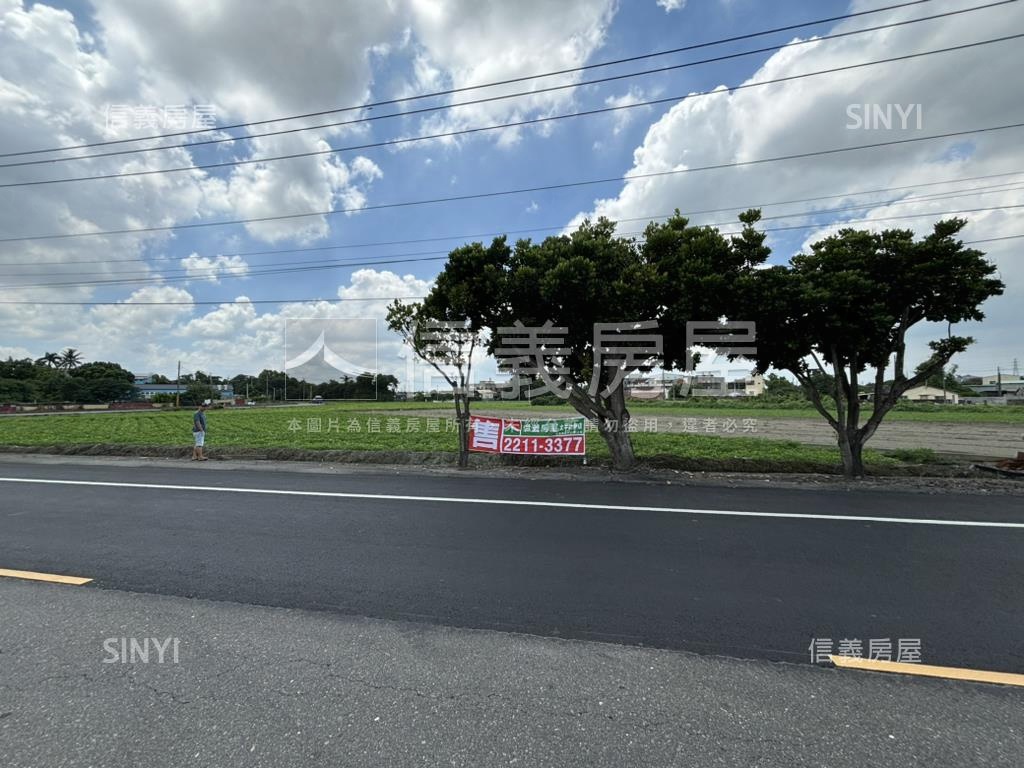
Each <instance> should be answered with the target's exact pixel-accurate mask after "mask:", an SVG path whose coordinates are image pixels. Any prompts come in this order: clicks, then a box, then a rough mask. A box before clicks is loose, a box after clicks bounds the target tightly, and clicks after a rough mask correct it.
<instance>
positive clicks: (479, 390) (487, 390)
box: [473, 379, 507, 400]
mask: <svg viewBox="0 0 1024 768" xmlns="http://www.w3.org/2000/svg"><path fill="white" fill-rule="evenodd" d="M506 386H507V385H506ZM473 389H475V390H476V394H477V396H478V397H479V398H480V399H481V400H498V399H500V398H501V390H500V389H499V385H498V383H497V382H496V381H494V380H493V379H483V380H482V381H478V382H477V383H476V385H475V386H474V387H473Z"/></svg>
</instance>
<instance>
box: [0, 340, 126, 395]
mask: <svg viewBox="0 0 1024 768" xmlns="http://www.w3.org/2000/svg"><path fill="white" fill-rule="evenodd" d="M71 351H74V350H71ZM134 380H135V377H134V376H133V375H132V373H131V371H127V370H125V369H124V368H122V367H121V366H120V365H118V364H117V363H109V362H95V363H84V364H83V363H81V360H80V358H79V359H78V360H76V361H75V362H74V364H73V365H68V364H67V363H63V364H60V365H54V364H52V363H51V362H49V361H47V360H46V359H45V356H44V358H40V359H39V360H32V359H30V358H26V359H24V360H15V359H13V358H11V359H8V360H0V402H15V403H109V402H114V401H120V400H131V399H132V398H133V397H134V396H135V387H134V386H133V383H134Z"/></svg>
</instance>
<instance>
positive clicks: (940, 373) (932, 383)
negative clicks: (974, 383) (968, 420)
mask: <svg viewBox="0 0 1024 768" xmlns="http://www.w3.org/2000/svg"><path fill="white" fill-rule="evenodd" d="M927 365H928V361H927V360H925V361H924V362H923V363H921V364H920V365H918V366H917V368H915V369H914V373H915V374H918V373H921V372H922V371H923V370H924V369H925V366H927ZM958 367H959V366H956V365H951V366H950V367H949V368H946V367H945V366H943V367H942V368H939V370H937V371H935V372H934V373H932V374H931V375H929V376H928V378H926V379H925V380H924V382H923V383H924V385H925V386H926V387H934V388H935V389H944V390H946V391H947V392H949V393H950V394H956V395H966V396H967V397H970V396H971V395H973V394H974V390H973V389H971V388H970V387H967V386H964V384H963V383H962V382H961V381H960V380H959V379H957V377H956V372H957V369H958Z"/></svg>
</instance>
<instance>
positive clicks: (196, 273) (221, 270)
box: [181, 253, 249, 283]
mask: <svg viewBox="0 0 1024 768" xmlns="http://www.w3.org/2000/svg"><path fill="white" fill-rule="evenodd" d="M181 266H182V267H184V268H185V274H186V275H188V277H195V278H199V279H203V280H208V281H210V282H211V283H217V282H219V280H218V275H221V274H227V275H234V276H236V277H241V276H243V275H245V274H247V273H248V272H249V264H248V262H246V260H245V259H243V258H242V257H241V256H215V257H214V258H212V259H211V258H210V257H209V256H200V255H199V254H198V253H192V254H190V255H189V256H186V257H185V258H184V259H182V260H181Z"/></svg>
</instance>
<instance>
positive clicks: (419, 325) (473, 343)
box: [387, 286, 480, 467]
mask: <svg viewBox="0 0 1024 768" xmlns="http://www.w3.org/2000/svg"><path fill="white" fill-rule="evenodd" d="M463 309H464V308H463V307H462V306H461V301H460V297H459V294H458V293H454V294H448V293H445V289H444V288H443V287H441V286H435V288H434V290H433V291H432V292H431V295H430V297H428V299H427V301H426V302H424V303H423V304H421V303H412V304H406V303H404V302H402V301H401V300H400V299H395V301H394V302H393V303H392V304H391V306H389V307H388V315H387V323H388V328H390V329H391V330H392V331H394V332H395V333H397V334H398V335H399V336H401V337H402V340H403V341H404V342H405V343H406V344H408V345H409V346H410V347H411V348H412V350H413V352H415V353H416V355H417V356H418V357H420V358H421V359H422V360H424V361H425V362H427V363H429V364H430V365H431V367H433V368H434V369H435V370H436V371H437V372H438V373H440V374H441V375H442V376H443V377H444V379H445V381H447V382H448V384H449V386H451V388H452V394H453V396H454V402H455V419H456V423H457V424H458V425H459V466H460V467H466V466H468V465H469V416H470V414H469V394H470V387H469V384H470V381H471V376H472V370H473V350H474V349H476V348H477V347H478V346H479V345H480V336H479V330H478V329H476V328H473V326H472V323H471V322H470V321H469V320H468V319H467V318H466V317H465V316H463V317H460V316H459V315H460V314H461V313H462V310H463ZM395 384H396V385H397V380H396V382H395ZM393 396H394V393H393V392H392V399H393Z"/></svg>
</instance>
